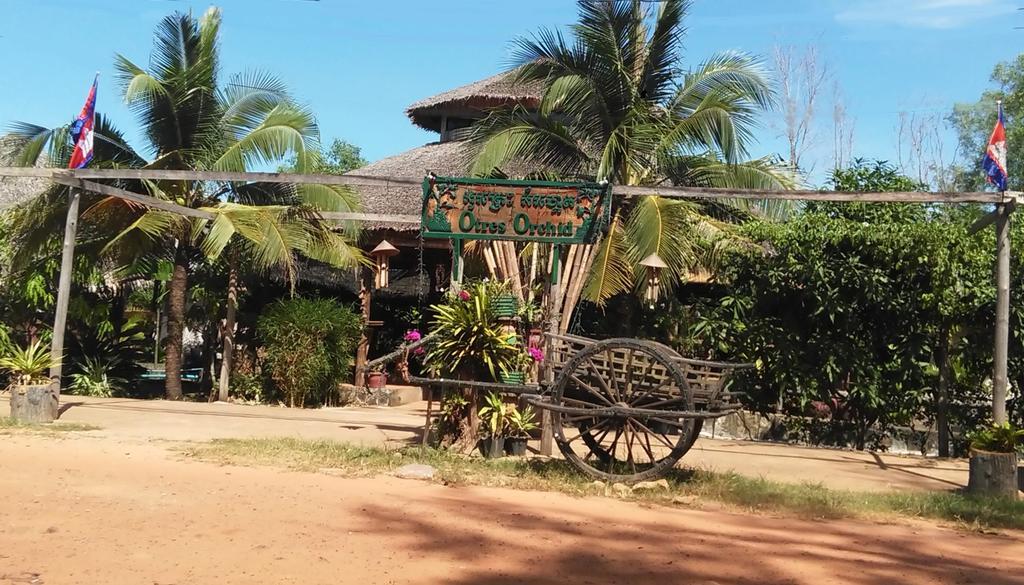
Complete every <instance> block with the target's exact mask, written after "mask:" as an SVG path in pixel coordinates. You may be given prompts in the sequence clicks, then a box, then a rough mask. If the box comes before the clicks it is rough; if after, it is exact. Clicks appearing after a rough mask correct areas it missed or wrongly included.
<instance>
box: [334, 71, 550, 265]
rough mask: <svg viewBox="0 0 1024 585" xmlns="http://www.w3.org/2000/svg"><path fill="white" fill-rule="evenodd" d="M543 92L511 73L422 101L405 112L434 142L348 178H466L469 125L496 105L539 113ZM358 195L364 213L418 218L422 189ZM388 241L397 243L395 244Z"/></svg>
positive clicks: (369, 190) (368, 189)
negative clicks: (433, 134) (433, 175)
mask: <svg viewBox="0 0 1024 585" xmlns="http://www.w3.org/2000/svg"><path fill="white" fill-rule="evenodd" d="M542 93H543V88H542V86H541V85H540V84H529V85H522V84H517V83H515V82H514V79H513V75H512V74H511V73H502V74H499V75H495V76H493V77H488V78H487V79H483V80H480V81H476V82H474V83H470V84H469V85H464V86H462V87H459V88H456V89H453V90H450V91H446V92H444V93H440V94H437V95H435V96H433V97H429V98H426V99H423V100H420V101H418V102H416V103H414V104H412V105H411V106H409V107H408V108H407V109H406V111H405V113H406V115H408V116H409V119H410V120H412V123H413V124H415V125H417V126H419V127H420V128H423V129H424V130H429V131H431V132H437V133H438V140H437V142H431V143H429V144H425V145H423V146H420V147H418V148H414V149H412V150H408V151H406V152H403V153H401V154H396V155H394V156H389V157H387V158H384V159H381V160H379V161H377V162H374V163H372V164H370V165H367V166H365V167H362V168H360V169H357V170H355V171H352V172H351V174H353V175H362V176H372V177H402V178H417V179H418V178H422V177H424V176H426V174H427V173H428V172H433V173H436V174H438V175H440V176H464V175H466V174H468V172H469V169H470V167H471V165H472V160H471V158H470V156H469V152H468V148H467V144H466V142H465V140H466V138H467V137H468V135H469V130H470V127H471V126H472V125H473V123H474V122H476V121H477V120H480V119H481V118H483V117H485V116H486V115H487V113H488V112H489V111H490V110H492V109H494V108H498V107H505V106H509V105H513V104H519V105H522V106H523V107H525V108H527V109H537V108H538V107H539V106H540V98H541V95H542ZM359 194H360V196H361V198H362V202H363V210H364V211H365V212H367V213H387V214H414V215H418V214H419V213H420V207H421V205H422V200H423V193H422V190H421V189H420V188H419V187H413V186H409V185H396V186H391V187H388V186H384V187H359ZM365 227H367V228H370V229H374V228H388V229H393V230H396V231H406V232H408V231H417V230H418V228H416V227H415V226H409V225H404V226H398V225H395V226H385V225H372V224H371V225H367V226H365ZM392 243H396V245H398V243H397V242H392Z"/></svg>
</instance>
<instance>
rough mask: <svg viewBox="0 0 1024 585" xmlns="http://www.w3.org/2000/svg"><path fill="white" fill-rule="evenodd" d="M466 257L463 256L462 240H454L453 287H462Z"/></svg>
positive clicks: (455, 288) (456, 288)
mask: <svg viewBox="0 0 1024 585" xmlns="http://www.w3.org/2000/svg"><path fill="white" fill-rule="evenodd" d="M463 262H464V259H463V257H462V240H461V239H454V240H452V289H453V290H458V289H461V288H462V273H463V271H464V269H463Z"/></svg>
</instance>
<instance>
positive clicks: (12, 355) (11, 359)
mask: <svg viewBox="0 0 1024 585" xmlns="http://www.w3.org/2000/svg"><path fill="white" fill-rule="evenodd" d="M53 362H54V360H53V358H52V357H51V355H50V350H49V349H48V348H47V346H46V343H45V342H44V341H43V340H42V339H40V340H38V341H36V342H35V343H33V344H31V345H29V346H27V347H24V348H19V347H14V348H10V349H8V350H7V353H6V354H4V356H3V357H0V368H2V369H4V370H7V371H8V372H10V373H11V375H12V376H14V379H15V382H16V383H18V384H46V383H48V382H49V379H47V377H46V374H47V371H48V370H49V369H50V366H52V365H53Z"/></svg>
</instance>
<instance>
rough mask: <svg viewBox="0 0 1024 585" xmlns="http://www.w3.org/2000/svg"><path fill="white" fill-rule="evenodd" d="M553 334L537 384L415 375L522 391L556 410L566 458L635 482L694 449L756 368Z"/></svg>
mask: <svg viewBox="0 0 1024 585" xmlns="http://www.w3.org/2000/svg"><path fill="white" fill-rule="evenodd" d="M547 340H548V358H547V359H548V360H549V363H548V364H547V365H548V367H549V368H550V369H551V374H552V375H551V376H550V377H551V378H552V379H551V380H549V381H547V382H542V383H541V384H540V385H539V386H538V385H524V386H522V387H519V386H509V385H506V384H495V383H487V382H465V381H459V380H448V379H431V378H412V379H411V381H412V382H413V383H415V384H420V385H422V386H424V387H428V388H446V387H447V388H451V387H471V388H473V389H475V390H489V391H495V392H500V393H506V394H519V395H522V396H523V400H524V401H525V402H527V403H528V404H531V405H533V406H534V407H536V408H538V409H541V410H547V411H550V413H551V418H550V424H551V431H552V433H553V435H554V440H555V442H556V443H557V444H558V448H559V449H560V450H561V452H562V455H563V456H564V457H565V459H566V460H567V461H569V462H570V463H572V464H573V465H574V466H575V467H577V468H579V469H580V470H581V471H583V472H584V473H586V474H588V475H590V476H592V477H595V478H598V479H603V480H608V481H621V482H626V483H633V482H637V481H643V480H648V479H653V478H656V477H659V476H660V475H663V474H664V473H665V472H666V471H668V470H669V469H671V468H672V467H674V466H675V465H676V463H678V462H679V460H680V459H681V458H682V457H683V455H685V454H686V452H687V451H689V450H690V448H691V447H692V446H693V444H694V442H696V440H697V437H698V436H699V434H700V431H701V428H702V426H703V424H704V421H705V420H707V419H713V418H718V417H721V416H725V415H726V414H729V413H730V412H732V411H734V410H737V409H739V408H740V403H739V400H738V394H737V393H735V392H730V391H729V390H728V386H729V376H730V375H731V374H732V373H733V372H735V371H737V370H740V369H744V368H749V367H752V366H751V365H750V364H729V363H720V362H708V361H701V360H694V359H688V358H684V357H682V356H681V355H679V353H678V352H676V351H675V350H673V349H672V348H670V347H668V346H666V345H663V344H660V343H656V342H653V341H645V340H641V339H608V340H604V341H595V340H593V339H588V338H586V337H578V336H574V335H554V334H548V335H547Z"/></svg>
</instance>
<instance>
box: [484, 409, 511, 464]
mask: <svg viewBox="0 0 1024 585" xmlns="http://www.w3.org/2000/svg"><path fill="white" fill-rule="evenodd" d="M508 411H509V407H508V405H506V404H505V401H504V399H502V397H501V395H500V394H498V393H497V392H490V393H488V394H487V397H486V398H485V399H484V406H483V408H481V409H480V430H481V431H482V437H481V439H480V452H481V453H482V454H483V456H484V457H486V458H488V459H497V458H499V457H501V456H502V455H504V451H505V435H506V430H507V425H508Z"/></svg>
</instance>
